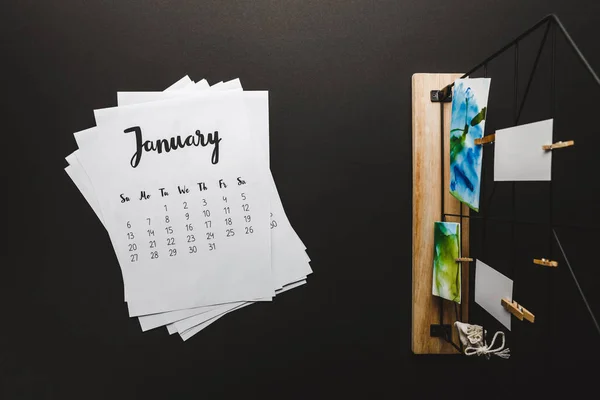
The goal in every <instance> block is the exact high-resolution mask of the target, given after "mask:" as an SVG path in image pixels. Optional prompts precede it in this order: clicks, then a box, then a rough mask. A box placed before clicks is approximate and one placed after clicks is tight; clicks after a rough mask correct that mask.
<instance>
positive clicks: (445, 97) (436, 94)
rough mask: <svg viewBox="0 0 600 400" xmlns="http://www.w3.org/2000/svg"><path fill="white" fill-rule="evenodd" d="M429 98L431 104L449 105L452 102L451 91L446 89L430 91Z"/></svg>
mask: <svg viewBox="0 0 600 400" xmlns="http://www.w3.org/2000/svg"><path fill="white" fill-rule="evenodd" d="M429 97H430V99H431V102H432V103H450V102H452V90H449V89H448V87H445V88H443V89H442V90H432V91H430V92H429Z"/></svg>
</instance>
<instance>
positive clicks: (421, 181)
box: [411, 74, 469, 354]
mask: <svg viewBox="0 0 600 400" xmlns="http://www.w3.org/2000/svg"><path fill="white" fill-rule="evenodd" d="M460 76H462V74H414V75H413V77H412V108H413V109H412V135H413V136H412V145H413V147H412V154H413V226H412V229H413V254H412V256H413V258H412V300H413V303H412V340H411V349H412V351H413V353H415V354H456V353H457V350H456V349H454V348H453V347H452V346H451V345H450V344H449V343H446V342H445V341H444V340H443V339H441V338H432V337H430V335H429V328H430V325H431V324H439V318H440V309H439V307H440V303H441V301H440V298H438V297H434V296H433V295H432V294H431V291H432V282H433V223H434V222H436V221H441V220H442V215H441V214H442V213H441V206H442V204H441V201H442V194H441V192H440V184H441V167H442V165H441V161H442V160H441V158H442V157H441V151H442V149H441V143H440V135H441V134H442V133H441V132H440V119H441V116H440V103H432V102H431V100H430V97H429V96H430V91H431V90H434V89H441V88H442V87H444V86H445V85H447V84H449V83H452V82H453V81H454V80H455V79H457V78H459V77H460ZM443 107H444V133H443V134H444V160H443V161H444V163H445V167H444V172H445V177H444V185H445V189H444V210H445V212H446V213H452V214H460V207H461V204H460V202H459V201H458V200H456V199H455V198H454V197H453V196H452V195H451V194H450V191H449V181H450V179H449V178H450V168H449V163H450V151H449V146H450V113H451V103H444V106H443ZM462 207H463V215H468V214H469V208H468V207H467V206H465V205H463V206H462ZM446 221H448V222H460V221H459V218H458V217H456V218H452V217H447V218H446ZM461 239H462V256H464V257H468V256H469V221H468V219H463V224H462V227H461ZM461 299H462V300H461V302H462V304H461V307H462V321H468V318H469V307H468V304H469V264H468V263H462V294H461ZM443 304H444V305H443V307H444V310H443V311H444V323H445V324H453V323H454V321H456V320H457V316H456V311H455V306H454V302H451V301H447V300H444V301H443ZM452 339H453V341H454V342H455V343H456V344H457V345H458V343H459V340H458V332H457V331H456V329H454V327H453V330H452Z"/></svg>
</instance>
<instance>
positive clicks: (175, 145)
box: [123, 126, 222, 168]
mask: <svg viewBox="0 0 600 400" xmlns="http://www.w3.org/2000/svg"><path fill="white" fill-rule="evenodd" d="M123 132H124V133H130V132H135V142H136V150H135V153H133V156H132V157H131V161H130V163H131V166H132V167H133V168H135V167H137V166H138V165H139V164H140V161H141V159H142V154H143V152H151V151H155V152H157V153H158V154H161V153H162V152H163V151H164V152H165V153H168V152H170V151H171V150H177V149H181V148H184V147H187V146H202V147H207V146H210V145H212V146H214V147H213V152H212V157H211V162H212V163H213V164H217V163H218V162H219V142H221V140H222V139H219V132H218V131H214V132H213V133H209V134H207V135H205V134H203V133H200V131H196V134H195V135H189V136H188V137H186V138H185V140H183V139H182V138H181V136H174V137H172V138H171V139H157V140H152V141H151V140H146V141H144V140H143V138H142V128H140V127H139V126H133V127H131V128H127V129H125V130H124V131H123Z"/></svg>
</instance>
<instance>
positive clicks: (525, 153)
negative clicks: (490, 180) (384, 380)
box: [494, 119, 553, 181]
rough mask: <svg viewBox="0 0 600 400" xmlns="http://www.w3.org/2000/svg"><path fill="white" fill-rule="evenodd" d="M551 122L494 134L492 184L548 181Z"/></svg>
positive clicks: (537, 123) (532, 124)
mask: <svg viewBox="0 0 600 400" xmlns="http://www.w3.org/2000/svg"><path fill="white" fill-rule="evenodd" d="M552 122H553V120H552V119H548V120H545V121H540V122H534V123H531V124H526V125H520V126H515V127H512V128H507V129H500V130H498V131H496V144H495V148H494V181H549V180H550V179H551V170H552V152H551V151H546V150H544V149H542V146H544V145H546V144H552Z"/></svg>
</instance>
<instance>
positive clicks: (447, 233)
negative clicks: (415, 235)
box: [433, 222, 461, 303]
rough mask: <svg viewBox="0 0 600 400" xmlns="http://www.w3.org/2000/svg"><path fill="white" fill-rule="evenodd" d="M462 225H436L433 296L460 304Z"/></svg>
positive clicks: (452, 223)
mask: <svg viewBox="0 0 600 400" xmlns="http://www.w3.org/2000/svg"><path fill="white" fill-rule="evenodd" d="M459 257H460V224H457V223H455V222H436V223H435V224H434V253H433V295H434V296H439V297H442V298H444V299H446V300H451V301H455V302H457V303H460V295H461V265H460V263H459V262H456V259H457V258H459Z"/></svg>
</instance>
